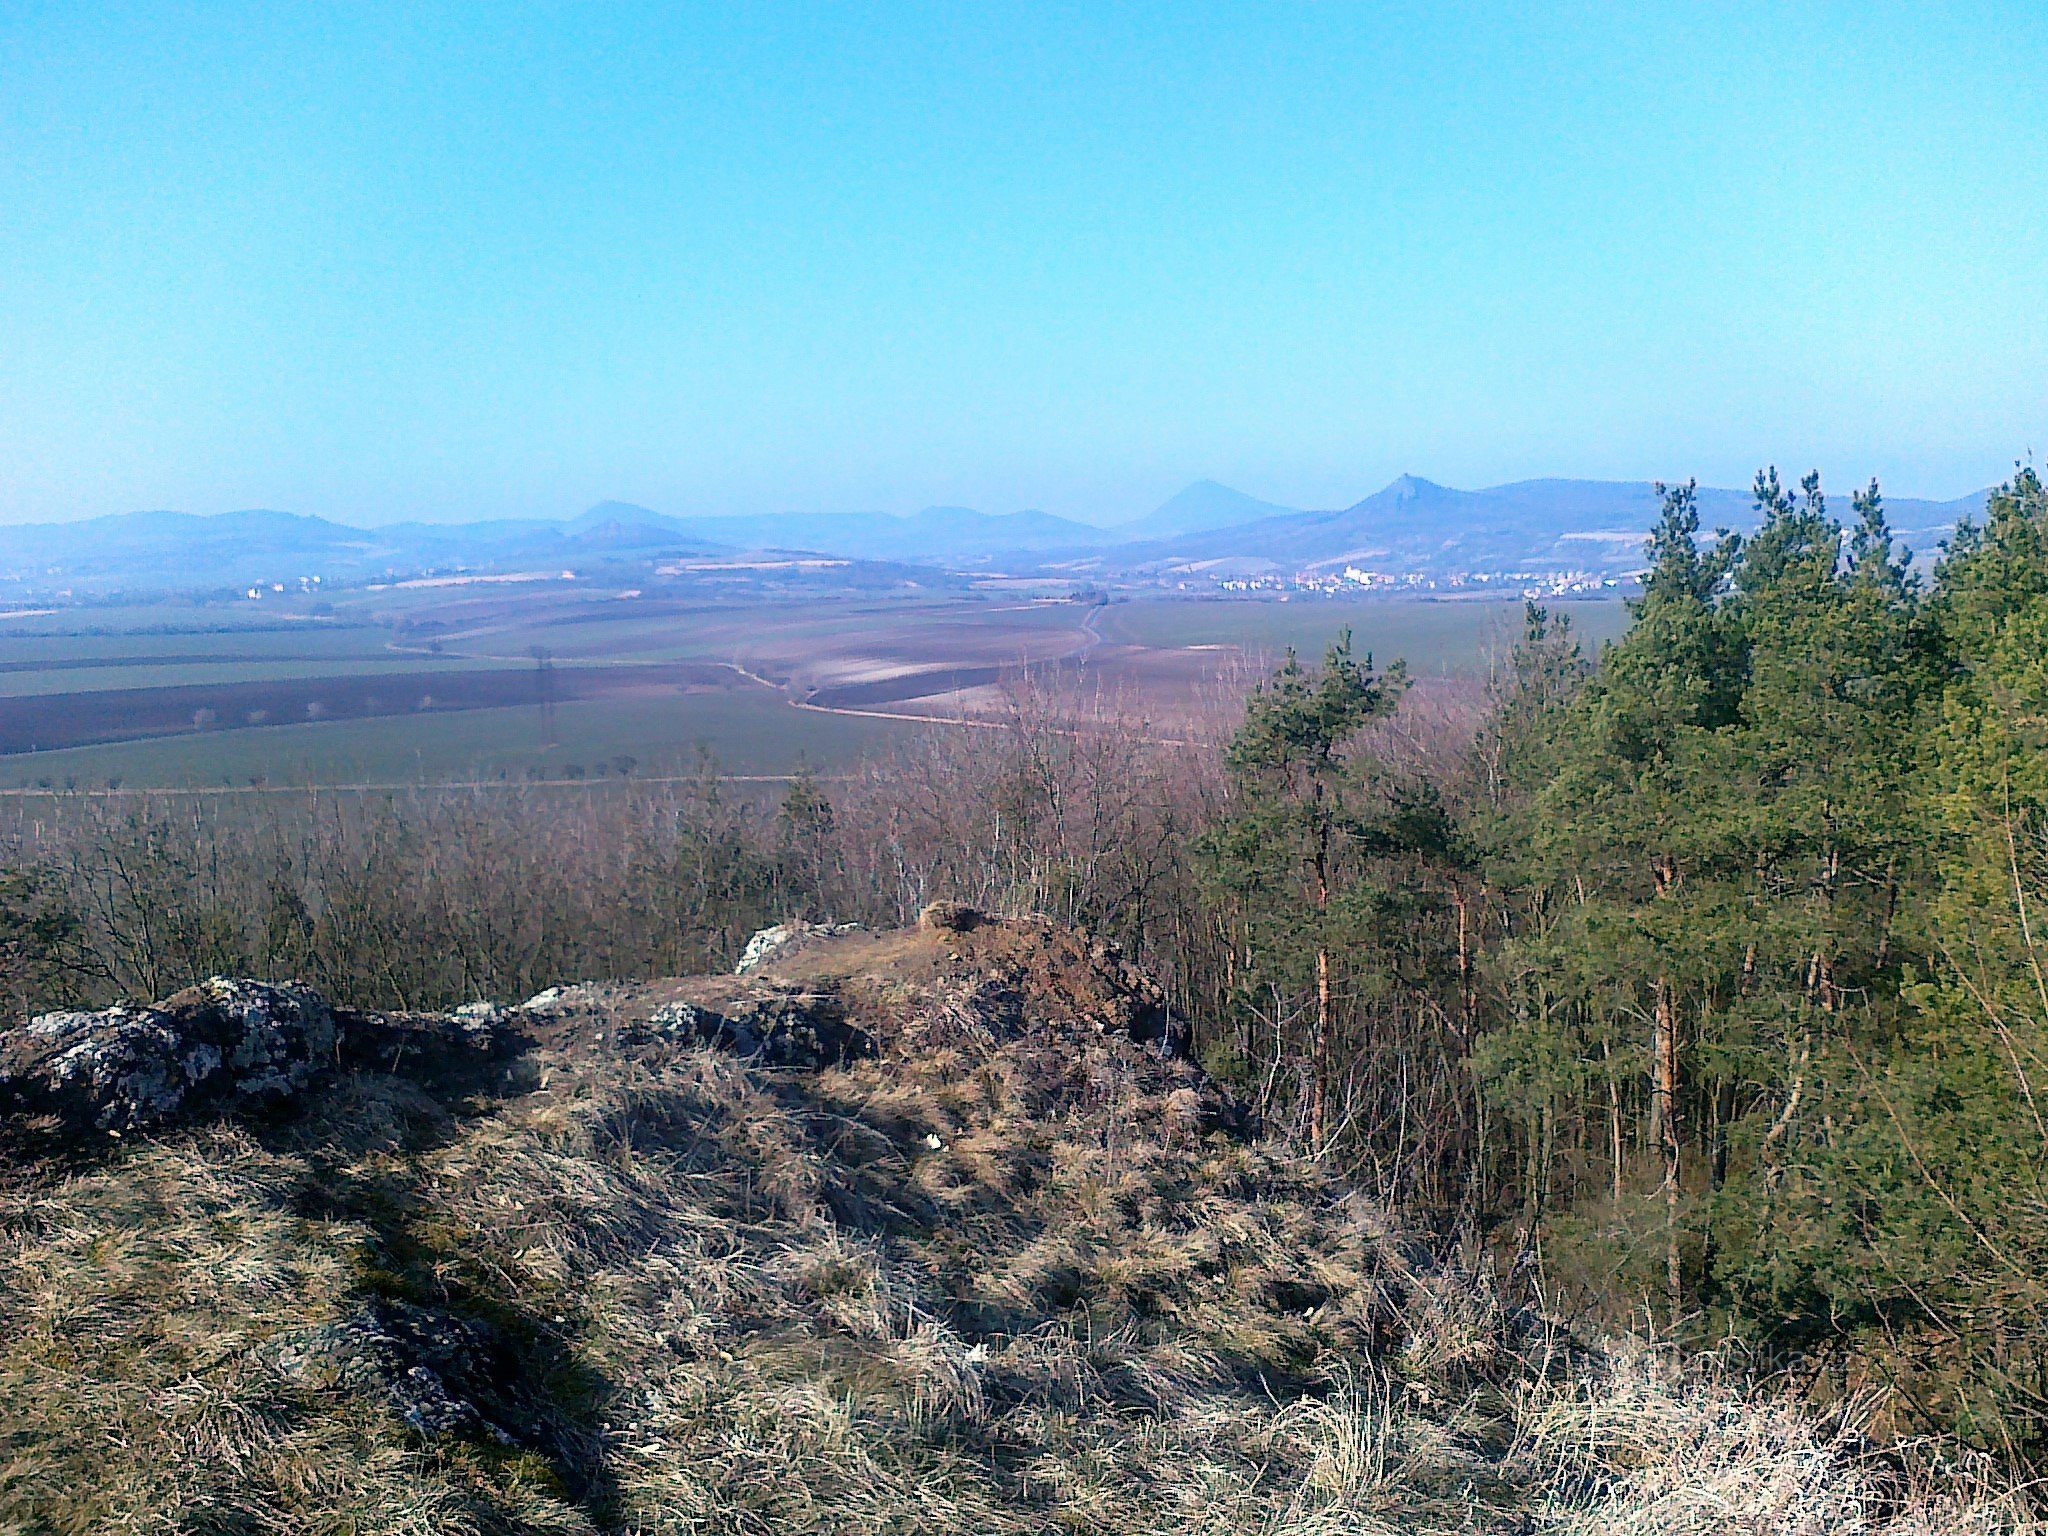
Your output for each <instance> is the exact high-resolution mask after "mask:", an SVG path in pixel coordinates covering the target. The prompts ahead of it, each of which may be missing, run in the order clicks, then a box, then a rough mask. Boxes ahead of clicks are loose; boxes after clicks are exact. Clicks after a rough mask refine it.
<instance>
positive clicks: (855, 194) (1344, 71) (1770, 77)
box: [0, 0, 2048, 522]
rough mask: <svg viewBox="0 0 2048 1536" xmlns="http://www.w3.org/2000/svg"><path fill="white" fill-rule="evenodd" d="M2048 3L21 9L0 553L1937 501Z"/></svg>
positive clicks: (1988, 341) (2033, 262)
mask: <svg viewBox="0 0 2048 1536" xmlns="http://www.w3.org/2000/svg"><path fill="white" fill-rule="evenodd" d="M2044 58H2048V7H2044V6H2042V5H2040V4H2038V3H2030V4H2004V5H1991V4H1981V5H1972V4H1967V3H1956V4H1945V5H1942V6H1928V5H1924V4H1922V5H1911V6H1908V5H1876V4H1870V5H1853V6H1852V5H1839V6H1836V5H1820V4H1813V5H1778V6H1751V5H1741V4H1699V5H1670V6H1659V5H1646V4H1634V5H1615V6H1596V5H1575V4H1569V3H1557V4H1542V5H1538V4H1530V5H1526V6H1506V5H1472V6H1459V5H1451V4H1426V5H1413V6H1396V5H1377V6H1366V5H1338V4H1302V5H1279V4H1274V5H1263V4H1261V5H1236V6H1227V7H1226V6H1213V7H1201V6H1173V7H1166V6H1156V5H1115V4H1108V3H1090V4H1077V5H1059V4H1038V5H1030V6H1024V5H1017V6H1003V7H997V6H976V5H959V4H946V5H937V4H934V5H929V6H915V5H891V4H875V5H846V6H837V5H830V4H810V5H803V6H788V7H784V6H777V5H772V4H758V5H747V6H716V7H714V6H709V5H706V6H677V5H658V6H657V5H649V6H635V5H631V4H612V5H595V4H593V5H587V6H581V5H571V4H531V5H528V4H517V3H504V0H501V3H493V4H480V5H474V6H458V5H433V4H421V3H413V4H403V5H389V6H386V5H377V4H367V3H365V4H352V5H335V6H322V5H316V4H294V5H287V6H276V5H249V6H238V5H232V4H205V5H201V4H192V5H170V4H132V5H97V4H89V3H83V0H65V3H54V4H51V3H42V0H10V3H9V4H7V5H6V6H4V7H0V521H12V522H19V521H27V520H42V519H52V518H68V517H77V516H88V515H93V514H97V513H103V512H111V511H122V510H129V509H133V508H139V507H176V508H182V509H185V510H189V511H197V512H212V511H223V510H228V509H231V508H240V507H251V506H270V507H282V508H288V509H291V510H297V511H306V512H316V513H320V514H323V515H327V516H332V517H339V518H343V519H347V520H353V521H362V522H382V521H391V520H395V519H399V518H405V517H429V518H455V517H479V516H498V515H507V516H552V515H571V514H573V513H575V512H577V511H580V510H581V509H582V508H583V507H585V506H587V505H588V504H590V503H591V502H594V501H596V500H599V499H601V498H605V497H620V498H624V499H627V500H632V501H638V502H642V503H645V504H647V505H649V506H653V507H656V508H658V509H660V510H663V511H667V512H674V513H692V512H767V511H776V510H784V509H789V510H805V511H822V510H852V509H883V510H891V511H910V510H914V509H916V508H918V507H921V506H925V505H929V504H966V505H972V506H978V507H981V508H983V509H985V510H991V511H1002V510H1011V509H1014V508H1018V507H1026V506H1031V507H1042V508H1045V509H1047V510H1050V511H1054V512H1059V513H1063V514H1067V515H1070V516H1077V517H1084V518H1090V519H1094V520H1098V521H1110V520H1114V519H1116V518H1118V517H1123V516H1131V515H1135V514H1137V513H1140V512H1142V511H1144V510H1146V509H1147V508H1149V507H1150V506H1151V505H1153V504H1155V503H1157V502H1158V501H1160V500H1161V499H1163V498H1164V497H1166V496H1167V495H1169V494H1171V493H1172V492H1173V491H1175V490H1177V489H1178V488H1179V487H1180V486H1181V485H1183V484H1185V483H1186V482H1187V481H1189V480H1191V479H1193V478H1195V477H1197V476H1213V477H1215V478H1217V479H1220V480H1224V481H1227V482H1229V483H1231V484H1235V485H1238V486H1240V487H1241V488H1243V489H1245V490H1248V491H1251V492H1253V493H1255V494H1257V495H1261V496H1265V497H1267V498H1269V499H1272V500H1277V501H1283V502H1290V503H1293V504H1297V505H1312V506H1325V505H1339V504H1343V503H1347V502H1349V501H1351V500H1355V499H1356V498H1357V497H1358V496H1360V495H1363V494H1365V493H1367V492H1369V491H1371V490H1374V489H1376V488H1377V487H1378V486H1380V485H1381V484H1383V483H1384V482H1386V481H1387V480H1389V479H1391V478H1392V477H1393V476H1394V475H1396V474H1398V473H1401V472H1403V471H1413V472H1415V473H1418V474H1423V475H1427V476H1429V477H1430V478H1432V479H1437V480H1441V481H1445V482H1447V483H1452V484H1461V485H1480V484H1490V483H1496V482H1499V481H1502V480H1508V479H1518V478H1523V477H1527V476H1534V475H1587V476H1599V477H1630V478H1640V477H1650V476H1664V477H1674V476H1682V475H1686V474H1697V475H1698V476H1700V477H1701V478H1702V479H1703V480H1706V481H1709V482H1710V483H1720V484H1730V483H1739V482H1742V481H1744V480H1746V479H1747V476H1748V473H1749V471H1750V470H1751V469H1752V468H1754V467H1755V465H1756V464H1757V463H1759V462H1761V461H1762V460H1764V459H1767V458H1768V459H1772V460H1775V461H1776V462H1778V463H1779V464H1781V465H1785V466H1792V467H1795V468H1799V469H1803V468H1805V467H1808V466H1810V465H1818V466H1819V467H1821V468H1822V469H1823V470H1824V471H1825V472H1826V473H1827V474H1828V475H1829V477H1830V478H1831V479H1832V480H1833V481H1834V482H1836V483H1837V484H1842V483H1845V482H1846V481H1847V480H1848V479H1850V478H1852V477H1861V476H1865V475H1869V474H1877V475H1879V476H1881V477H1883V479H1884V480H1885V481H1886V483H1887V485H1888V486H1889V487H1890V488H1892V489H1893V490H1894V491H1895V492H1896V493H1899V494H1924V495H1940V496H1949V495H1956V494H1960V493H1962V492H1964V491H1967V490H1969V489H1972V488H1974V487H1976V486H1979V485H1982V484H1985V483H1988V482H1990V481H1993V480H1995V479H1997V478H2000V477H2001V475H2002V474H2003V473H2005V472H2007V471H2009V469H2010V467H2011V464H2012V461H2013V460H2014V459H2015V458H2016V457H2018V456H2020V455H2022V454H2024V453H2026V452H2027V451H2028V450H2029V448H2030V447H2048V366H2044V365H2043V361H2042V360H2043V358H2044V357H2048V221H2044V206H2043V180H2044V169H2043V168H2044V167H2048V85H2044V78H2048V71H2044V70H2043V68H2042V65H2041V61H2042V60H2043V59H2044Z"/></svg>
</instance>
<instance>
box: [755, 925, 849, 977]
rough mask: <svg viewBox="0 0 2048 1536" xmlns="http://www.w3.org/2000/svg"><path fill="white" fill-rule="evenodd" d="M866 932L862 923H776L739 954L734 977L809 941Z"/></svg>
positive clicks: (756, 968) (757, 967) (756, 935)
mask: <svg viewBox="0 0 2048 1536" xmlns="http://www.w3.org/2000/svg"><path fill="white" fill-rule="evenodd" d="M864 931H865V930H864V929H863V928H862V927H861V925H860V924H859V923H806V922H802V921H800V920H796V921H791V922H787V923H777V924H776V925H775V926H774V927H772V928H763V929H761V930H760V931H759V932H758V933H756V934H755V935H754V936H753V937H752V938H751V939H748V940H747V947H746V948H745V949H743V950H741V951H740V963H739V964H738V965H736V966H734V967H733V968H732V973H733V975H735V976H744V975H746V974H747V973H748V972H749V971H754V970H758V969H759V968H760V967H761V966H763V965H766V964H767V963H768V962H769V961H770V960H772V959H774V958H775V957H776V956H778V955H781V954H783V953H784V952H785V951H787V950H789V949H790V948H791V947H792V946H795V945H798V944H801V943H804V942H805V941H806V940H811V939H837V938H843V937H845V936H846V935H847V934H849V933H861V932H864Z"/></svg>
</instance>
